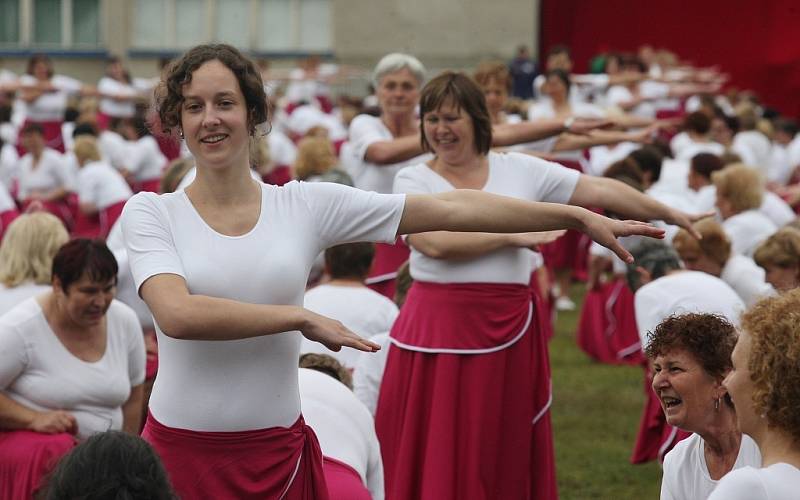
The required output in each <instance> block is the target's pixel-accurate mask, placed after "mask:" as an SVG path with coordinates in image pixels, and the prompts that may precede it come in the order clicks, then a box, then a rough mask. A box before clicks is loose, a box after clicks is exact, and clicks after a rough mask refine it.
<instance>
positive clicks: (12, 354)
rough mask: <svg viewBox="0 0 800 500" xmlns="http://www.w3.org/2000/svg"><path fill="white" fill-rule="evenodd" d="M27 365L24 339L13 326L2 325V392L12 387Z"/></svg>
mask: <svg viewBox="0 0 800 500" xmlns="http://www.w3.org/2000/svg"><path fill="white" fill-rule="evenodd" d="M27 364H28V350H27V349H26V347H25V339H24V337H23V336H22V335H21V334H20V333H19V332H18V331H17V329H16V328H14V327H13V326H11V325H7V324H5V323H0V390H2V389H5V388H6V387H8V386H9V385H11V382H13V381H14V380H16V378H17V377H18V376H19V375H20V374H21V373H22V372H23V371H25V367H26V366H27Z"/></svg>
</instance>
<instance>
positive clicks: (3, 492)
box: [0, 431, 75, 500]
mask: <svg viewBox="0 0 800 500" xmlns="http://www.w3.org/2000/svg"><path fill="white" fill-rule="evenodd" d="M73 446H75V438H74V437H73V436H72V435H70V434H41V433H39V432H33V431H11V432H0V498H2V499H3V500H30V499H31V498H33V494H34V493H35V492H36V490H37V489H38V488H39V487H41V486H43V479H45V476H46V475H47V474H48V473H50V471H52V470H53V468H54V467H55V466H56V464H57V463H58V460H59V459H60V458H61V457H63V456H64V455H66V454H67V452H69V450H71V449H72V447H73Z"/></svg>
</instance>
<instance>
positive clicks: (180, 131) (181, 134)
mask: <svg viewBox="0 0 800 500" xmlns="http://www.w3.org/2000/svg"><path fill="white" fill-rule="evenodd" d="M178 135H179V136H180V138H181V140H183V139H184V137H183V129H182V128H179V129H178Z"/></svg>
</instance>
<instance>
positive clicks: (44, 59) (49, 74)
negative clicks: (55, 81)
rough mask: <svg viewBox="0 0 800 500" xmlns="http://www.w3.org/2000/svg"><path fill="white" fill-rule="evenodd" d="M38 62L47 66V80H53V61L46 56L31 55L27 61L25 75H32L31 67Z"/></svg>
mask: <svg viewBox="0 0 800 500" xmlns="http://www.w3.org/2000/svg"><path fill="white" fill-rule="evenodd" d="M40 62H43V63H45V64H46V65H47V78H53V61H52V60H51V59H50V58H49V57H48V56H47V55H46V54H33V55H32V56H31V57H30V58H29V59H28V65H27V66H26V68H25V73H27V74H29V75H33V67H34V66H36V64H37V63H40Z"/></svg>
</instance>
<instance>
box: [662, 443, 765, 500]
mask: <svg viewBox="0 0 800 500" xmlns="http://www.w3.org/2000/svg"><path fill="white" fill-rule="evenodd" d="M747 466H750V467H760V466H761V453H760V452H759V451H758V446H757V445H756V443H755V441H753V440H752V439H751V438H750V436H748V435H746V434H744V435H742V442H741V444H740V445H739V454H738V455H737V456H736V462H734V464H733V469H731V471H734V470H736V469H741V468H742V467H747ZM729 474H730V473H729ZM717 483H719V480H715V479H711V475H710V474H709V473H708V465H707V464H706V457H705V441H703V438H701V437H700V436H698V435H697V434H692V435H691V436H689V437H688V438H686V439H684V440H682V441H680V442H679V443H678V444H676V445H675V448H673V449H672V451H670V452H669V453H667V455H666V456H665V457H664V477H663V478H662V480H661V500H696V499H706V498H708V495H710V494H711V492H712V491H713V490H714V488H715V487H716V486H717Z"/></svg>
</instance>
